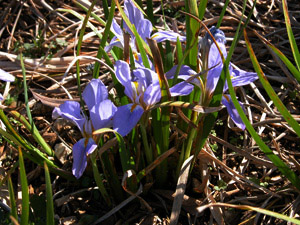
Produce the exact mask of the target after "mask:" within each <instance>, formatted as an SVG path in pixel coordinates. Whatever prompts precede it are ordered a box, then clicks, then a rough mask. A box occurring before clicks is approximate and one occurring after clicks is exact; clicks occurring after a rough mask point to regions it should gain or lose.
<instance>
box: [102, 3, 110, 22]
mask: <svg viewBox="0 0 300 225" xmlns="http://www.w3.org/2000/svg"><path fill="white" fill-rule="evenodd" d="M102 4H103V11H104V17H105V19H106V20H107V18H108V14H109V10H108V3H107V0H102Z"/></svg>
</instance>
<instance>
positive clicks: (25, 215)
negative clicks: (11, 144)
mask: <svg viewBox="0 0 300 225" xmlns="http://www.w3.org/2000/svg"><path fill="white" fill-rule="evenodd" d="M19 166H20V179H21V190H22V215H21V223H20V224H21V225H28V220H29V190H28V183H27V177H26V172H25V165H24V159H23V153H22V150H21V148H19Z"/></svg>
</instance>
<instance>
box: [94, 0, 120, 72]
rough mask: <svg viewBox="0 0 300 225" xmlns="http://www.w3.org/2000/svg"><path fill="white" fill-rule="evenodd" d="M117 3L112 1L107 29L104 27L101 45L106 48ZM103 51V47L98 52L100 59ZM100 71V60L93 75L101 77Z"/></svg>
mask: <svg viewBox="0 0 300 225" xmlns="http://www.w3.org/2000/svg"><path fill="white" fill-rule="evenodd" d="M115 6H116V4H115V2H114V1H112V2H111V7H110V11H109V14H108V18H107V22H106V25H105V29H104V32H103V38H102V39H101V42H100V47H102V48H104V46H105V44H106V41H107V38H108V36H109V31H110V27H111V24H112V21H113V18H114V13H115V8H116V7H115ZM102 53H103V52H102V51H101V48H99V49H98V53H97V58H98V59H100V58H101V57H102ZM99 72H100V63H99V62H96V63H95V67H94V72H93V77H94V78H98V77H99Z"/></svg>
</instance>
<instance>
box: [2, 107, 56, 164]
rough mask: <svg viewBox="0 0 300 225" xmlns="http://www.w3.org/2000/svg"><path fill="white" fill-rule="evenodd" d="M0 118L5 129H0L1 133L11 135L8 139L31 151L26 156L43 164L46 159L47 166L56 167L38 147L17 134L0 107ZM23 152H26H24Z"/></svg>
mask: <svg viewBox="0 0 300 225" xmlns="http://www.w3.org/2000/svg"><path fill="white" fill-rule="evenodd" d="M0 119H1V120H2V122H3V123H4V125H5V126H6V129H7V131H6V132H5V131H4V130H2V129H0V131H1V134H2V135H4V136H6V137H7V138H9V139H10V137H11V139H10V140H13V141H14V143H15V144H17V145H19V146H20V147H22V148H25V149H26V150H28V151H29V152H30V153H31V154H28V156H30V157H31V159H34V160H33V161H34V162H36V163H38V164H39V165H43V161H44V160H46V162H47V164H48V166H50V167H51V168H53V167H56V168H57V166H56V165H55V164H54V163H53V162H52V161H51V160H49V159H48V158H47V157H46V156H45V155H44V154H43V153H42V152H41V151H40V150H39V149H37V148H35V147H34V146H32V145H31V144H30V143H28V142H27V141H26V140H25V139H24V138H23V137H21V136H20V135H19V134H18V132H17V131H16V130H15V129H14V128H13V126H12V125H11V123H10V122H9V120H8V118H7V117H6V115H5V113H4V112H3V110H1V109H0ZM7 132H9V133H7ZM24 154H27V153H25V152H24Z"/></svg>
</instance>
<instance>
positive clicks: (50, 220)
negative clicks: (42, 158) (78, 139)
mask: <svg viewBox="0 0 300 225" xmlns="http://www.w3.org/2000/svg"><path fill="white" fill-rule="evenodd" d="M44 169H45V181H46V213H47V215H46V218H47V219H46V221H47V223H46V224H47V225H54V206H53V197H52V185H51V178H50V173H49V169H48V166H47V163H46V162H44Z"/></svg>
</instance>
